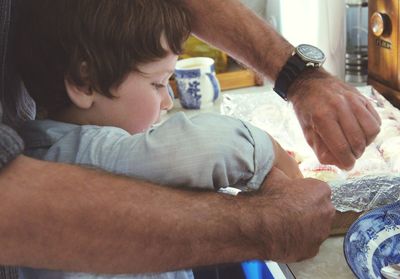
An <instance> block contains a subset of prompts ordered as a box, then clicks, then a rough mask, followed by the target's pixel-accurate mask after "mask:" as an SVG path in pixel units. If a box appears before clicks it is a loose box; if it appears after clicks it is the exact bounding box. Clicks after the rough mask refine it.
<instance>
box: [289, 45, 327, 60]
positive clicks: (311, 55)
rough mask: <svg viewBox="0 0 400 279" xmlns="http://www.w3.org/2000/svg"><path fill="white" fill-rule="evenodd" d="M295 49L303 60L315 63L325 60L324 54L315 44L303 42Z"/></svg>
mask: <svg viewBox="0 0 400 279" xmlns="http://www.w3.org/2000/svg"><path fill="white" fill-rule="evenodd" d="M296 50H297V53H298V54H299V55H300V56H301V58H303V59H304V60H309V61H311V62H316V63H323V62H324V61H325V54H324V53H323V52H322V50H320V49H319V48H317V47H315V46H312V45H305V44H303V45H299V46H298V47H297V48H296Z"/></svg>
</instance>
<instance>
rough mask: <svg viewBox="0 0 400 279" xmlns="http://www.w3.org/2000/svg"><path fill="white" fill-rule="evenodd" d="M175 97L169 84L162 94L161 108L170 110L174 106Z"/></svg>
mask: <svg viewBox="0 0 400 279" xmlns="http://www.w3.org/2000/svg"><path fill="white" fill-rule="evenodd" d="M173 99H174V92H173V90H172V88H171V87H170V86H169V85H168V86H167V87H166V88H165V90H164V92H163V94H162V100H161V109H162V110H170V109H171V108H172V106H173Z"/></svg>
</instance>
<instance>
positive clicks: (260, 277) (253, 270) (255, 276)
mask: <svg viewBox="0 0 400 279" xmlns="http://www.w3.org/2000/svg"><path fill="white" fill-rule="evenodd" d="M242 268H243V272H244V274H245V276H246V279H274V276H273V275H272V273H271V271H269V269H268V267H267V265H266V264H265V262H263V261H247V262H242Z"/></svg>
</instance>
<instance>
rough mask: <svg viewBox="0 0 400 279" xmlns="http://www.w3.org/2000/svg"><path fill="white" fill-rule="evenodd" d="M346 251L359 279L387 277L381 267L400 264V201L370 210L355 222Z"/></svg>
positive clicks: (346, 238)
mask: <svg viewBox="0 0 400 279" xmlns="http://www.w3.org/2000/svg"><path fill="white" fill-rule="evenodd" d="M343 249H344V255H345V258H346V261H347V264H348V265H349V266H350V268H351V270H352V271H353V273H354V274H355V275H356V276H357V277H358V278H360V279H376V278H379V279H380V278H384V277H382V275H381V272H380V270H381V268H382V267H384V266H387V265H390V264H395V263H399V262H400V202H396V203H393V204H390V205H386V206H383V207H380V208H377V209H374V210H371V211H369V212H368V213H366V214H365V215H363V216H362V217H360V218H359V219H358V220H357V221H355V222H354V223H353V224H352V225H351V227H350V229H349V231H348V232H347V234H346V236H345V238H344V243H343Z"/></svg>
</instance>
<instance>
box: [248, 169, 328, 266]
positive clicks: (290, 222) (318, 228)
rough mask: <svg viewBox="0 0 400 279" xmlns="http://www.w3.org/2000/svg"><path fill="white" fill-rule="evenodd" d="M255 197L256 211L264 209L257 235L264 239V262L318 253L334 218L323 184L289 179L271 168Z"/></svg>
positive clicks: (303, 257)
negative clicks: (261, 227) (256, 199)
mask: <svg viewBox="0 0 400 279" xmlns="http://www.w3.org/2000/svg"><path fill="white" fill-rule="evenodd" d="M257 196H258V198H259V202H260V203H259V204H257V205H256V206H257V208H265V212H262V213H263V214H265V215H264V216H261V217H260V220H264V221H265V224H263V225H265V226H264V227H263V229H262V230H264V231H261V232H260V234H261V235H262V236H264V237H265V243H264V246H263V248H265V249H266V251H265V252H266V255H265V256H266V259H268V260H273V261H279V262H286V263H287V262H295V261H300V260H303V259H307V258H310V257H313V256H315V255H316V254H317V253H318V250H319V246H320V245H321V243H322V242H323V241H324V240H325V239H326V238H327V237H328V236H329V233H330V229H331V225H332V221H333V218H334V215H335V208H334V206H333V205H332V203H331V190H330V188H329V186H328V185H327V184H326V183H325V182H322V181H319V180H316V179H311V178H307V179H293V180H291V179H289V178H288V177H287V176H286V175H285V174H284V173H283V172H281V171H280V170H279V169H277V168H273V169H272V170H271V172H270V173H269V174H268V176H267V179H266V180H265V181H264V184H263V188H262V190H261V193H258V195H257ZM263 217H264V218H263ZM259 237H260V236H259Z"/></svg>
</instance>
